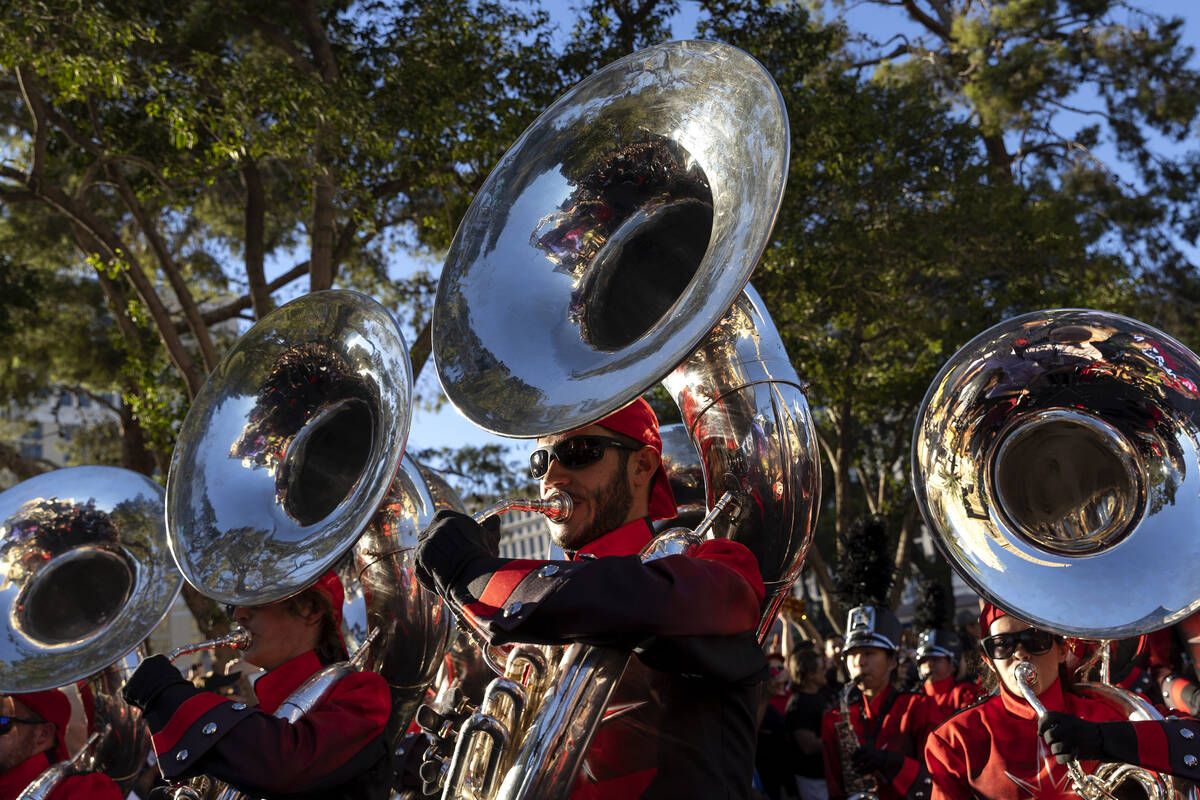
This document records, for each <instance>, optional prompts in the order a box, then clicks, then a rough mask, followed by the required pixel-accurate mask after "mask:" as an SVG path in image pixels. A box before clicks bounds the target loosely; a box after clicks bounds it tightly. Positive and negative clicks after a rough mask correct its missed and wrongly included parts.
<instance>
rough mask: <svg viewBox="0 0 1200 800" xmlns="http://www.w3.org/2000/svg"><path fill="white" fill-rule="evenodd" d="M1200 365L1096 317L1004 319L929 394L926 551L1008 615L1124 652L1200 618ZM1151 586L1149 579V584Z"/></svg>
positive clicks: (923, 486)
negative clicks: (1110, 643)
mask: <svg viewBox="0 0 1200 800" xmlns="http://www.w3.org/2000/svg"><path fill="white" fill-rule="evenodd" d="M1198 387H1200V359H1197V357H1196V356H1195V355H1194V354H1193V353H1192V352H1191V351H1190V350H1188V349H1187V348H1186V347H1184V346H1183V345H1182V344H1180V343H1179V342H1177V341H1175V340H1174V339H1172V338H1171V337H1170V336H1167V335H1166V334H1165V333H1163V332H1161V331H1158V330H1155V329H1154V328H1152V327H1150V326H1148V325H1145V324H1143V323H1140V322H1138V321H1136V320H1132V319H1129V318H1127V317H1122V316H1120V315H1117V314H1110V313H1106V312H1103V311H1091V310H1084V309H1060V310H1053V311H1037V312H1034V313H1031V314H1025V315H1023V316H1019V317H1015V318H1013V319H1010V320H1008V321H1006V322H1003V323H1001V324H999V325H996V326H995V327H993V328H990V329H989V330H987V331H984V332H983V333H981V334H980V335H979V336H977V337H975V338H974V339H973V340H972V341H971V342H969V343H968V344H967V345H966V346H965V347H963V349H962V350H960V351H959V352H958V353H957V354H955V356H954V357H953V358H951V359H950V360H949V361H948V362H947V363H946V364H945V366H944V367H943V368H942V370H941V372H940V373H939V374H938V376H937V378H936V379H935V380H934V382H933V384H932V385H931V386H930V388H929V391H928V392H927V393H926V396H925V401H924V403H923V405H922V408H921V411H920V414H919V415H918V417H917V422H916V428H915V431H914V434H913V486H914V489H915V491H916V494H917V499H918V501H919V503H920V505H921V509H922V511H923V512H924V514H925V520H926V522H927V523H928V524H929V526H930V528H931V529H933V530H934V531H935V532H936V533H937V534H938V535H937V536H935V542H936V543H937V545H938V547H939V548H940V549H941V551H942V553H943V554H945V556H946V558H947V559H948V560H949V561H950V563H951V565H953V566H954V567H955V569H956V570H957V571H958V573H959V574H960V575H961V576H962V577H963V579H964V580H965V581H966V582H967V583H968V584H970V585H971V587H972V588H973V589H974V590H975V591H976V592H978V593H979V594H980V596H982V597H984V598H987V599H988V600H990V601H991V602H992V603H994V604H996V605H997V606H999V607H1001V608H1004V609H1005V610H1007V611H1009V612H1010V613H1011V614H1012V615H1013V616H1016V617H1018V618H1020V619H1022V620H1025V621H1027V622H1029V623H1030V624H1032V625H1036V626H1038V627H1040V628H1045V629H1047V630H1052V631H1056V632H1058V633H1061V634H1063V635H1067V636H1078V637H1082V638H1086V639H1122V638H1127V637H1131V636H1138V635H1141V634H1143V633H1148V632H1150V631H1153V630H1157V629H1158V628H1162V627H1165V626H1167V625H1170V624H1172V623H1174V622H1177V621H1179V620H1181V619H1183V618H1184V617H1187V616H1188V615H1190V614H1191V613H1193V612H1194V611H1196V610H1197V609H1198V608H1200V573H1198V572H1197V571H1196V570H1195V569H1192V567H1191V564H1192V562H1193V561H1194V559H1193V558H1192V555H1193V554H1197V553H1200V548H1198V545H1197V544H1195V542H1197V541H1200V540H1197V539H1196V537H1195V536H1194V535H1193V534H1194V531H1195V530H1196V529H1197V527H1198V526H1200V504H1198V503H1197V500H1196V498H1197V496H1198V495H1200V436H1198V431H1200V388H1198ZM1151 575H1153V576H1154V580H1145V578H1146V576H1151Z"/></svg>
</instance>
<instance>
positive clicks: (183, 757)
mask: <svg viewBox="0 0 1200 800" xmlns="http://www.w3.org/2000/svg"><path fill="white" fill-rule="evenodd" d="M187 757H188V752H187V750H180V751H179V752H178V753H176V754H175V760H176V761H187Z"/></svg>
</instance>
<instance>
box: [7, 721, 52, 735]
mask: <svg viewBox="0 0 1200 800" xmlns="http://www.w3.org/2000/svg"><path fill="white" fill-rule="evenodd" d="M45 721H46V720H44V719H30V718H28V717H0V736H3V735H4V734H6V733H8V732H9V731H11V730H12V729H13V726H14V725H16V724H17V723H18V722H22V723H24V724H26V725H41V724H42V723H43V722H45Z"/></svg>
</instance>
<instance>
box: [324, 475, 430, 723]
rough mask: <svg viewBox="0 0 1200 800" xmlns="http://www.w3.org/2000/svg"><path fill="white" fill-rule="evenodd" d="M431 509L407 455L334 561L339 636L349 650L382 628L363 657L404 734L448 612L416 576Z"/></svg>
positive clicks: (426, 680) (422, 692) (421, 479)
mask: <svg viewBox="0 0 1200 800" xmlns="http://www.w3.org/2000/svg"><path fill="white" fill-rule="evenodd" d="M436 511H437V508H436V504H435V501H434V499H433V496H432V495H431V494H430V491H429V488H428V486H427V485H426V482H425V478H424V476H423V470H422V469H421V467H419V466H418V465H417V463H416V462H415V461H413V460H412V459H411V458H409V457H408V456H407V455H406V456H404V458H403V459H402V460H401V462H400V469H399V470H398V471H397V472H396V476H395V478H394V479H393V480H392V485H391V487H390V488H389V489H388V493H387V496H386V497H385V498H384V501H383V503H382V505H380V507H379V509H378V511H377V512H376V513H375V515H374V516H373V517H372V518H371V520H370V522H369V524H368V525H367V526H366V529H365V530H364V531H363V533H362V536H361V537H359V539H358V541H357V542H356V543H355V544H354V547H353V549H352V550H351V551H350V553H349V554H348V555H347V557H346V558H345V559H343V561H342V562H341V564H340V565H339V567H338V577H340V578H341V581H342V586H343V588H344V589H345V593H346V595H345V603H344V605H343V607H342V635H343V637H344V638H345V640H346V646H347V647H348V648H349V649H350V650H351V651H355V650H357V649H359V648H360V647H361V646H362V644H363V643H364V642H366V640H367V636H368V634H369V633H370V632H371V631H372V630H375V629H378V630H379V631H380V633H379V634H378V635H377V636H376V638H375V640H374V641H373V642H372V643H371V645H370V647H368V648H367V649H366V650H365V651H363V655H362V658H363V659H364V661H363V663H364V666H365V668H366V669H369V670H372V671H374V672H378V673H379V674H380V675H382V676H383V677H384V679H385V680H387V682H388V686H389V687H391V692H392V716H393V718H394V719H397V720H399V721H400V723H401V724H400V725H399V726H398V732H399V733H400V734H403V733H404V731H405V730H406V729H407V728H408V723H409V722H410V721H411V720H412V718H413V716H414V715H415V714H416V710H417V706H418V705H420V703H421V701H422V699H423V698H424V695H425V688H426V687H427V686H428V685H429V684H430V683H431V682H432V681H433V678H434V676H435V675H436V674H437V671H438V668H439V667H440V666H441V663H442V656H443V655H444V654H445V652H446V648H447V646H448V644H449V640H450V635H451V631H452V623H453V619H452V615H451V613H450V610H449V608H447V607H446V605H445V603H444V602H443V601H442V599H441V598H440V597H438V596H437V595H436V594H434V593H433V592H430V591H427V590H426V589H425V587H423V586H422V585H421V584H420V582H419V581H418V580H417V577H416V572H415V569H416V546H417V534H419V533H420V532H421V530H422V529H424V528H425V527H426V526H427V525H429V523H430V522H432V521H433V515H434V513H435V512H436Z"/></svg>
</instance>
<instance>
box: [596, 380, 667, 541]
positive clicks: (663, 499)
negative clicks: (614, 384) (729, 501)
mask: <svg viewBox="0 0 1200 800" xmlns="http://www.w3.org/2000/svg"><path fill="white" fill-rule="evenodd" d="M596 424H597V425H599V426H600V427H602V428H608V429H609V430H610V431H612V432H613V433H619V434H621V435H622V436H628V437H629V438H630V439H634V440H635V441H638V442H641V443H642V444H644V445H646V446H647V447H653V448H654V452H656V453H658V455H659V457H660V461H659V464H658V471H657V472H655V473H654V486H653V488H651V490H650V518H651V519H671V518H672V517H674V516H676V515H677V514H678V513H679V511H678V509H677V508H676V506H675V494H674V493H673V492H672V491H671V482H670V481H668V480H667V473H666V470H664V469H663V466H662V461H661V457H662V436H660V435H659V432H658V417H657V416H655V414H654V409H652V408H651V407H650V404H649V403H647V402H646V399H645V398H644V397H639V398H638V399H637V400H634V401H633V402H632V403H630V404H629V405H627V406H625V407H624V408H622V409H619V410H617V411H614V412H613V413H611V414H609V415H608V416H607V417H605V418H604V419H602V420H600V421H599V422H597V423H596Z"/></svg>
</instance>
